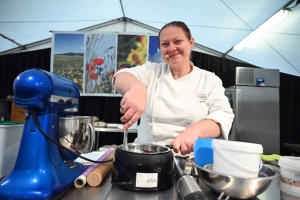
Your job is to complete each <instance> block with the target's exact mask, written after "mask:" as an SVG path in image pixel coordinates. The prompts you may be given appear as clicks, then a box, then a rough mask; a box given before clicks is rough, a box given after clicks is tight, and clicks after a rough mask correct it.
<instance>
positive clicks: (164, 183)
mask: <svg viewBox="0 0 300 200" xmlns="http://www.w3.org/2000/svg"><path fill="white" fill-rule="evenodd" d="M173 159H174V158H173V153H172V151H171V150H170V148H168V147H165V146H160V145H155V144H138V143H129V144H128V148H127V150H126V149H125V148H123V145H120V146H118V147H117V149H116V152H115V160H114V167H113V175H112V184H113V186H116V187H118V188H122V189H126V190H132V191H160V190H165V189H168V188H170V187H172V186H173V178H174V162H173Z"/></svg>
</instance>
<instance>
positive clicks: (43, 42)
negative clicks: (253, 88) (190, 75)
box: [0, 0, 300, 76]
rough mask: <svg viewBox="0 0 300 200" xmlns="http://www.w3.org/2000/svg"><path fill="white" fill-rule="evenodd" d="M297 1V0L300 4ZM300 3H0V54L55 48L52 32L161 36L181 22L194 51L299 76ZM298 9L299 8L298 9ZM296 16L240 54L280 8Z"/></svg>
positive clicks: (277, 0)
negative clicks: (173, 23) (245, 40)
mask: <svg viewBox="0 0 300 200" xmlns="http://www.w3.org/2000/svg"><path fill="white" fill-rule="evenodd" d="M298 1H299V0H298ZM296 2H297V0H295V1H293V0H264V1H261V0H248V1H237V0H185V1H179V0H175V1H174V0H151V1H149V0H109V1H108V0H88V1H81V0H64V1H58V0H51V1H39V0H26V1H19V0H10V1H7V0H0V36H2V37H0V55H4V54H7V53H17V52H21V51H31V50H36V49H42V48H49V47H51V37H52V33H51V31H77V30H85V31H91V30H97V31H109V32H124V31H125V32H132V33H134V32H138V33H141V32H142V33H158V31H159V29H160V28H161V27H162V26H163V25H164V24H166V23H168V22H170V21H175V20H176V21H183V22H185V23H186V24H187V25H188V26H189V28H190V29H191V32H192V35H193V37H194V38H195V42H196V45H195V48H194V50H195V51H199V52H203V53H207V54H210V55H214V56H218V57H221V56H224V57H226V58H229V59H235V60H239V61H242V62H246V63H250V64H252V65H255V66H258V67H261V68H268V69H279V70H280V72H282V73H286V74H291V75H295V76H300V5H298V6H295V5H297V4H296ZM294 6H295V7H294ZM286 7H288V8H291V10H292V14H291V15H290V16H288V18H286V19H285V20H284V21H282V22H281V23H280V24H278V25H277V26H275V27H274V28H272V29H271V30H269V31H268V32H267V33H265V34H264V35H262V36H261V37H260V38H259V39H258V40H256V41H255V42H253V43H251V44H250V45H248V46H246V47H245V48H244V49H242V50H240V51H235V50H232V47H233V46H234V45H236V44H237V43H238V42H239V41H240V40H242V39H243V38H244V37H246V36H247V35H249V34H250V33H251V32H252V31H253V30H255V29H256V28H257V27H258V26H260V25H261V24H262V23H263V22H265V21H266V20H267V19H268V18H270V17H271V16H272V15H273V14H274V13H276V12H277V11H279V10H280V9H282V8H286Z"/></svg>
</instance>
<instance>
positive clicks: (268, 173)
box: [192, 160, 280, 199]
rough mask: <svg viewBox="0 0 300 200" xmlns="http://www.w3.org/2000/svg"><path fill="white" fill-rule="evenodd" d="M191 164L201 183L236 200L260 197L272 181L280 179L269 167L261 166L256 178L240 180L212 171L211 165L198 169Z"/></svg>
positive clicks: (275, 171) (239, 178)
mask: <svg viewBox="0 0 300 200" xmlns="http://www.w3.org/2000/svg"><path fill="white" fill-rule="evenodd" d="M192 164H193V165H194V166H195V168H196V169H197V172H198V174H199V176H200V178H201V179H202V181H203V182H204V183H205V184H206V185H207V186H208V187H209V188H210V189H211V190H213V191H214V192H217V193H222V192H223V193H224V195H226V196H230V197H231V198H238V199H249V198H252V197H255V196H258V195H260V194H261V193H263V192H264V191H266V189H267V188H268V187H269V186H270V184H271V182H272V180H273V179H276V178H278V177H280V173H279V172H278V171H277V170H276V169H273V168H272V167H270V166H267V165H264V164H263V166H262V168H261V170H260V172H259V174H258V177H257V178H242V177H235V176H231V175H226V174H222V173H218V172H215V171H213V164H208V165H205V166H204V167H200V166H198V165H196V164H195V163H194V160H192Z"/></svg>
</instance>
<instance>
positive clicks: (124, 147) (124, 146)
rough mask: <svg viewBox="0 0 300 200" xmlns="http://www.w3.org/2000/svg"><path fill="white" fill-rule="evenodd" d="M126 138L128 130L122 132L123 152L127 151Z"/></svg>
mask: <svg viewBox="0 0 300 200" xmlns="http://www.w3.org/2000/svg"><path fill="white" fill-rule="evenodd" d="M127 138H128V130H124V138H123V146H122V149H123V150H126V151H127V150H128V143H127Z"/></svg>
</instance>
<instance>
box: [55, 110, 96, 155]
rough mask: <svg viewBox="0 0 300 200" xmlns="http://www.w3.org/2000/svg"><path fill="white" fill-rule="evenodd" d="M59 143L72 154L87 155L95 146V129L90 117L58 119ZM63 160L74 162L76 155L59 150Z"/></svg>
mask: <svg viewBox="0 0 300 200" xmlns="http://www.w3.org/2000/svg"><path fill="white" fill-rule="evenodd" d="M58 137H59V142H60V144H61V145H63V146H64V147H66V148H69V149H70V150H72V151H74V152H77V153H78V152H79V153H88V152H91V151H92V150H93V147H94V144H95V128H94V125H93V117H92V116H69V117H60V118H59V123H58ZM60 153H61V155H62V157H63V158H64V159H65V160H75V159H76V158H77V156H76V155H73V154H71V153H70V152H68V151H66V150H64V149H60Z"/></svg>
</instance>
